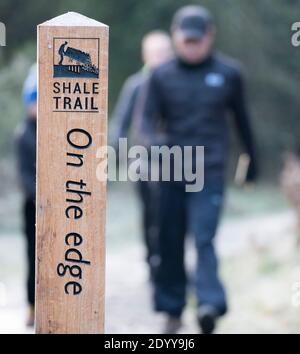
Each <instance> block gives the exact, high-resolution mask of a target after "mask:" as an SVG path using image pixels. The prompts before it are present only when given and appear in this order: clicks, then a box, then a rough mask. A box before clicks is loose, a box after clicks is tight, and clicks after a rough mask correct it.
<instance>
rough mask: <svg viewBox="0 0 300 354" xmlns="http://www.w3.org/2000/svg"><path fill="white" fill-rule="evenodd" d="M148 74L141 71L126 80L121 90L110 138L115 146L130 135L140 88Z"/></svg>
mask: <svg viewBox="0 0 300 354" xmlns="http://www.w3.org/2000/svg"><path fill="white" fill-rule="evenodd" d="M147 76H148V75H147V74H146V73H145V72H144V71H142V70H141V71H139V72H138V73H136V74H134V75H132V76H130V77H129V78H128V79H127V80H126V82H125V84H124V86H123V88H122V90H121V93H120V96H119V99H118V101H117V104H116V108H115V110H114V112H113V118H112V132H111V138H110V140H111V143H112V145H113V146H115V147H116V146H117V145H118V140H119V139H120V138H126V137H128V134H129V130H130V128H131V126H132V124H133V121H134V115H135V110H136V109H137V106H136V104H137V98H138V96H139V90H140V88H141V86H142V85H143V83H144V82H145V80H146V77H147Z"/></svg>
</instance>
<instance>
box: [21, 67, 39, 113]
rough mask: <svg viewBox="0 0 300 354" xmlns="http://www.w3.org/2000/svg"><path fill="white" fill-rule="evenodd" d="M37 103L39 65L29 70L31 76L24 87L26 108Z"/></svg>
mask: <svg viewBox="0 0 300 354" xmlns="http://www.w3.org/2000/svg"><path fill="white" fill-rule="evenodd" d="M36 101H37V65H36V64H34V65H32V67H31V68H30V70H29V74H28V76H27V78H26V80H25V82H24V86H23V102H24V105H25V106H26V107H28V106H31V105H32V104H34V103H36Z"/></svg>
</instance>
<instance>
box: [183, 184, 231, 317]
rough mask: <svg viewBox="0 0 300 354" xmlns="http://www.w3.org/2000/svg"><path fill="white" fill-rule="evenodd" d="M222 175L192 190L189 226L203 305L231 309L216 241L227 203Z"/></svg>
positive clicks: (189, 203) (198, 294) (201, 304)
mask: <svg viewBox="0 0 300 354" xmlns="http://www.w3.org/2000/svg"><path fill="white" fill-rule="evenodd" d="M223 190H224V183H223V179H222V178H214V179H212V180H210V179H208V178H206V183H205V186H204V190H203V191H201V192H197V193H188V197H187V198H188V206H187V208H188V228H189V231H190V232H192V233H193V235H194V236H195V243H196V248H197V268H196V274H195V276H196V295H197V299H198V304H199V306H206V307H210V308H213V309H215V310H216V314H217V316H222V315H224V314H225V313H226V311H227V304H226V296H225V291H224V288H223V285H222V283H221V281H220V278H219V276H218V259H217V256H216V253H215V247H214V243H213V239H214V236H215V234H216V230H217V225H218V222H219V217H220V213H221V210H222V204H223Z"/></svg>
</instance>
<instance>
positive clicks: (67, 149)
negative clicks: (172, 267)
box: [36, 12, 108, 333]
mask: <svg viewBox="0 0 300 354" xmlns="http://www.w3.org/2000/svg"><path fill="white" fill-rule="evenodd" d="M107 83H108V27H107V26H106V25H104V24H102V23H100V22H97V21H94V20H92V19H89V18H87V17H85V16H82V15H80V14H77V13H72V12H69V13H67V14H65V15H62V16H58V17H56V18H54V19H52V20H50V21H47V22H45V23H43V24H41V25H39V26H38V150H37V235H36V236H37V256H36V257H37V258H36V259H37V286H36V331H37V333H103V331H104V276H105V272H104V266H105V218H106V215H105V212H106V181H99V180H97V177H96V167H97V163H98V162H99V161H97V159H96V151H97V149H98V148H101V147H104V146H106V143H107Z"/></svg>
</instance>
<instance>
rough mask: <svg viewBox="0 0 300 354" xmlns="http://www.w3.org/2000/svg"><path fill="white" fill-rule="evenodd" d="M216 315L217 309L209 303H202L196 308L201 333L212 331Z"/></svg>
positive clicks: (210, 332)
mask: <svg viewBox="0 0 300 354" xmlns="http://www.w3.org/2000/svg"><path fill="white" fill-rule="evenodd" d="M217 317H218V313H217V310H216V309H215V308H214V307H213V306H211V305H202V306H200V307H199V308H198V313H197V318H198V324H199V327H200V329H201V332H202V334H212V333H213V332H214V330H215V327H216V320H217Z"/></svg>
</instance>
